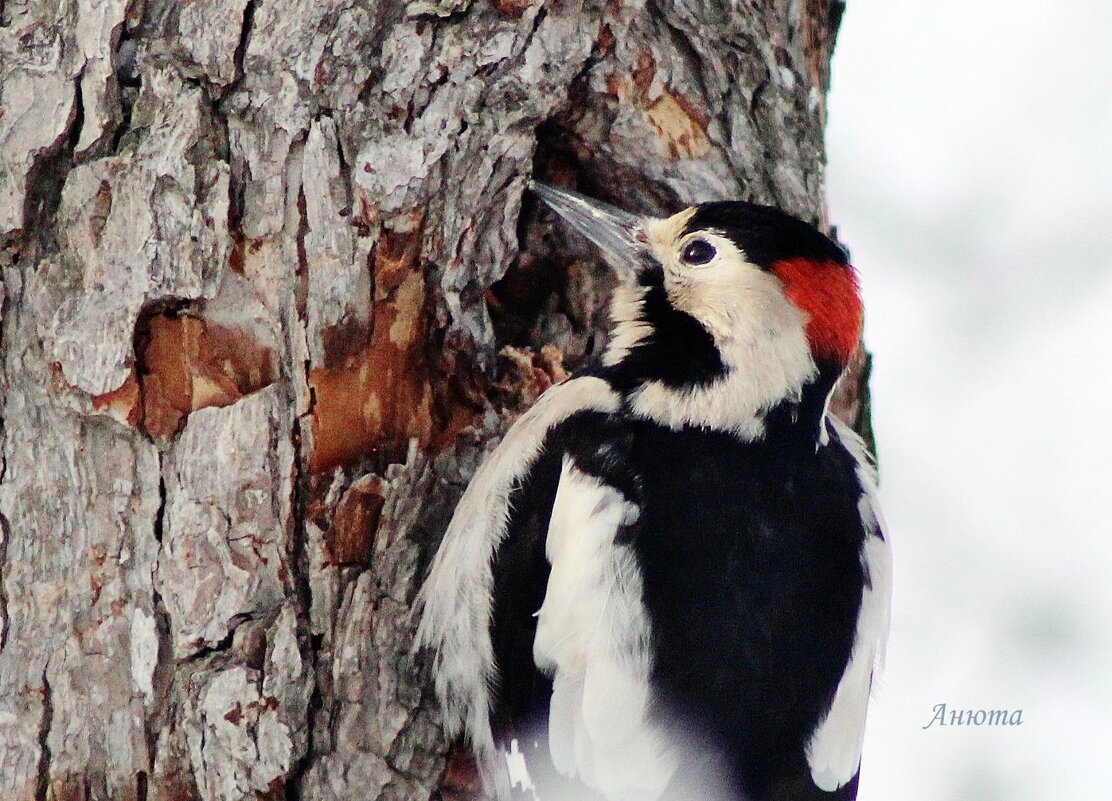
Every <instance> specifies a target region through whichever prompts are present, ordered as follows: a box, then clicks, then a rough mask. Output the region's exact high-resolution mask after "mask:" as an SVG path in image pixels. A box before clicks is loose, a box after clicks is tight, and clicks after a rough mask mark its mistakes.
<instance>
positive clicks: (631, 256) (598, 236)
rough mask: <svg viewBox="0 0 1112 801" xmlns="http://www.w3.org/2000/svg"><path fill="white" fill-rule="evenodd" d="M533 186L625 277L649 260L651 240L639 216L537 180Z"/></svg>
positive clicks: (555, 210)
mask: <svg viewBox="0 0 1112 801" xmlns="http://www.w3.org/2000/svg"><path fill="white" fill-rule="evenodd" d="M529 188H530V189H532V190H533V191H534V192H535V193H536V194H537V196H538V197H539V198H540V199H541V200H543V201H544V202H545V203H546V204H547V205H548V207H549V208H550V209H552V210H553V211H554V212H556V213H557V214H559V215H560V216H561V217H563V218H564V219H565V220H566V221H567V222H568V224H569V225H571V227H572V228H574V229H575V230H576V231H578V232H579V233H581V234H583V236H585V237H587V238H588V239H590V240H591V241H592V242H594V243H595V245H597V246H598V248H599V250H601V251H602V254H603V256H605V257H606V260H607V261H608V262H609V263H610V264H611V266H613V267H614V268H615V269H616V270H617V271H618V274H619V276H620V277H621V278H630V279H631V278H633V276H634V275H636V274H637V271H638V270H639V269H640V268H641V266H642V265H643V264H644V263H645V257H646V256H648V253H649V247H648V240H647V238H646V236H645V227H644V225H642V223H641V219H640V218H639V217H637V216H636V215H634V214H630V213H629V212H627V211H622V210H621V209H618V208H615V207H613V206H611V205H609V204H607V203H603V202H601V201H598V200H592V199H591V198H588V197H584V196H583V195H580V194H577V193H575V192H569V191H568V190H567V189H557V188H556V187H554V186H548V185H547V184H541V183H537V182H536V181H532V182H530V184H529Z"/></svg>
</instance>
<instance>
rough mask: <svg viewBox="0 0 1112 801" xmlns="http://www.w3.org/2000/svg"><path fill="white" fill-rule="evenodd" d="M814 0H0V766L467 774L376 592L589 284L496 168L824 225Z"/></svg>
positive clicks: (644, 201)
mask: <svg viewBox="0 0 1112 801" xmlns="http://www.w3.org/2000/svg"><path fill="white" fill-rule="evenodd" d="M840 7H841V4H840V3H837V2H833V3H832V2H831V0H790V1H789V0H768V1H767V2H762V3H756V2H741V1H740V0H735V2H732V3H725V2H719V1H716V0H703V2H699V0H683V2H679V3H677V4H674V5H673V4H670V3H661V2H655V0H654V1H653V2H648V3H647V4H646V3H639V2H636V1H635V0H632V1H629V2H627V1H626V0H608V1H607V2H601V0H600V2H597V3H580V2H574V0H440V2H435V1H432V0H430V2H410V3H392V2H387V1H386V0H383V2H379V3H373V2H371V3H357V2H352V0H324V1H322V0H282V2H278V1H277V0H226V1H225V2H216V0H192V2H189V3H176V2H170V0H147V2H143V0H130V2H128V1H127V0H55V2H50V0H40V2H20V0H0V100H2V106H0V268H2V271H3V284H2V285H0V298H2V299H3V305H2V307H0V309H2V318H0V319H2V322H0V324H2V345H0V347H2V351H0V357H2V370H3V379H2V380H3V385H2V386H3V405H2V413H0V426H2V436H3V450H2V459H3V461H2V463H0V524H2V529H0V568H2V572H0V796H2V797H3V798H5V799H12V801H25V800H27V801H30V800H31V799H37V800H38V801H43V800H44V799H55V800H56V801H70V799H114V800H116V801H131V800H134V801H142V800H143V799H152V800H155V799H157V800H158V801H171V799H173V800H174V801H180V800H181V799H241V798H288V799H293V798H303V799H321V801H323V800H324V799H356V798H358V799H378V798H381V799H425V798H429V797H436V796H437V794H438V793H439V794H440V795H441V796H442V797H444V798H450V797H461V796H463V795H466V794H467V793H468V791H469V790H471V789H473V787H472V785H473V781H472V777H471V776H469V775H468V772H467V770H466V763H465V760H462V759H459V760H451V761H449V760H448V758H447V755H448V750H449V748H448V744H447V743H445V742H444V740H443V736H442V734H441V732H440V728H439V719H438V713H437V711H436V709H435V705H434V704H433V702H432V699H431V694H430V692H429V690H428V676H427V675H426V670H425V668H424V666H423V665H422V662H421V659H420V658H419V657H414V656H412V655H411V653H410V648H411V643H412V639H413V632H414V628H415V622H416V621H414V620H413V619H412V617H411V614H410V604H411V602H412V600H413V597H414V594H415V592H416V590H417V588H418V586H419V584H420V581H421V578H422V577H423V574H424V571H425V569H426V567H427V564H428V560H429V557H430V555H431V552H432V551H433V550H434V549H435V547H436V544H437V542H438V540H439V538H440V535H441V532H442V531H443V529H444V526H445V524H446V521H447V520H448V518H449V516H450V514H451V510H452V507H453V504H454V502H455V501H456V500H457V498H458V497H459V495H460V493H461V491H462V488H463V486H464V485H465V483H466V481H467V480H468V477H469V476H470V475H471V473H472V472H473V470H474V469H475V467H476V464H477V462H478V461H479V459H480V458H481V457H482V456H483V454H484V453H485V452H487V450H488V449H489V448H490V447H491V446H492V445H493V443H494V442H495V441H496V440H497V437H498V436H499V434H500V433H501V432H502V431H504V430H505V426H506V425H507V423H508V422H509V421H510V420H511V419H512V418H513V417H514V416H515V415H516V414H517V413H518V412H520V411H521V410H522V409H523V408H525V407H526V406H528V404H529V403H531V402H532V400H533V399H535V398H536V396H537V395H538V394H539V393H540V392H542V391H543V390H544V389H545V388H546V387H547V386H549V385H550V384H551V383H552V382H553V381H555V380H558V379H559V378H560V377H562V376H563V375H565V374H566V373H565V371H566V370H574V369H576V368H578V367H580V366H582V365H584V364H586V363H588V362H589V361H590V360H591V358H592V356H593V355H594V353H595V352H596V350H597V349H598V347H599V345H600V337H601V336H602V331H603V330H604V329H605V301H606V297H607V295H608V292H609V289H610V287H611V285H612V283H613V280H614V278H613V275H612V274H611V273H610V272H609V271H608V270H607V269H606V268H605V267H604V266H602V265H600V264H599V263H598V261H597V259H596V257H595V256H594V254H593V253H591V252H590V251H589V250H588V249H587V248H586V247H585V245H584V244H583V243H582V242H580V241H578V240H576V239H575V238H574V237H573V236H571V235H567V236H566V237H565V234H564V232H563V231H562V229H560V228H559V227H556V226H553V225H552V224H551V223H552V220H551V218H550V217H548V216H547V215H546V214H545V213H544V212H543V211H541V210H539V209H538V206H537V204H536V202H535V201H534V200H533V198H532V197H531V196H529V195H528V193H527V191H526V188H525V187H526V181H527V179H528V178H529V177H530V176H537V177H539V178H541V179H544V180H547V181H551V182H555V183H561V184H564V185H570V186H577V187H578V188H579V189H581V190H582V191H584V192H586V193H588V194H592V195H594V196H597V197H600V198H602V199H604V200H608V201H610V202H612V203H615V204H617V205H621V206H623V207H625V208H629V209H631V210H635V211H642V212H662V211H668V210H675V209H676V208H677V207H678V206H679V205H680V204H683V203H687V202H691V201H699V200H708V199H714V198H724V197H744V198H752V199H757V200H761V201H765V202H772V203H776V204H778V205H781V206H783V207H784V208H786V209H788V210H790V211H792V212H795V213H797V214H800V215H802V216H803V217H805V218H808V219H811V220H813V221H819V222H820V223H823V216H824V215H823V195H822V174H823V147H822V129H823V118H824V103H825V89H826V83H827V77H828V64H829V58H830V50H831V47H832V44H833V38H834V31H835V29H836V26H837V18H838V15H839V11H840ZM859 378H860V377H855V379H854V381H851V382H846V387H847V392H846V395H845V397H844V398H843V399H842V401H841V403H842V407H841V408H842V409H843V410H844V411H845V412H846V413H847V414H849V415H853V414H855V413H856V410H857V409H858V408H859V407H862V406H863V405H864V404H860V403H858V401H857V397H858V393H857V389H858V388H859V387H863V379H860V380H859ZM446 765H448V766H449V767H448V768H447V769H446Z"/></svg>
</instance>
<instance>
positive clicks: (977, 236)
mask: <svg viewBox="0 0 1112 801" xmlns="http://www.w3.org/2000/svg"><path fill="white" fill-rule="evenodd" d="M1110 41H1112V2H1110V1H1109V0H1061V1H1060V2H1058V3H1052V4H1049V5H1048V4H1046V3H1036V2H1032V1H1031V0H981V1H980V2H963V1H962V0H943V1H942V2H935V3H922V2H916V3H913V2H910V1H909V0H850V2H849V3H848V7H847V9H846V13H845V17H844V19H843V23H842V29H841V33H840V34H839V37H838V46H837V49H836V52H835V58H834V73H833V90H832V93H831V98H830V116H829V134H828V143H829V173H828V187H829V198H830V209H831V217H832V220H833V221H834V222H835V223H836V224H837V225H838V228H839V235H840V237H841V239H842V240H843V241H844V242H845V243H846V244H847V245H848V246H849V247H850V249H851V251H852V253H853V257H854V262H855V263H856V264H857V266H858V268H859V270H860V272H861V275H862V281H863V284H864V289H865V303H866V315H867V319H866V341H867V343H868V345H869V347H870V348H871V349H872V351H873V352H874V355H875V372H874V378H873V384H872V386H873V393H874V424H875V426H876V431H877V438H878V441H879V451H880V468H881V484H882V487H881V495H882V501H883V503H884V508H885V512H886V515H887V518H888V525H889V529H890V530H891V532H892V540H893V547H894V549H895V555H896V560H897V565H896V579H895V580H896V586H895V610H894V622H893V630H892V639H891V645H890V650H889V661H888V669H887V672H886V674H885V677H884V681H883V685H882V687H881V688H880V692H879V696H878V698H877V700H876V701H875V702H874V706H873V708H872V710H871V713H870V715H871V716H870V721H869V730H868V738H867V742H866V748H865V762H864V765H863V769H862V785H861V796H860V797H861V799H862V801H994V800H995V799H1006V800H1007V801H1034V800H1036V799H1037V801H1051V800H1052V799H1070V801H1105V799H1108V798H1112V789H1110V788H1112V45H1110ZM939 703H945V704H947V707H948V709H949V710H962V709H1012V710H1014V709H1022V710H1023V725H1021V726H1016V727H1009V726H1001V727H988V726H981V727H973V726H964V727H953V726H946V727H940V726H938V725H937V724H935V725H934V726H932V727H931V728H930V729H927V730H925V731H924V730H923V729H922V727H923V726H924V725H926V724H927V723H928V722H929V721H930V719H931V716H932V714H933V708H934V706H935V704H939ZM947 722H949V721H947Z"/></svg>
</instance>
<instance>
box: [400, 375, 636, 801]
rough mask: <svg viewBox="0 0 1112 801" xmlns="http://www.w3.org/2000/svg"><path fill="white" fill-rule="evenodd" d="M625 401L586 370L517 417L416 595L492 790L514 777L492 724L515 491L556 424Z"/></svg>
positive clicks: (425, 638)
mask: <svg viewBox="0 0 1112 801" xmlns="http://www.w3.org/2000/svg"><path fill="white" fill-rule="evenodd" d="M619 403H620V398H619V396H618V394H617V393H616V392H614V390H613V389H612V388H611V387H610V385H609V384H608V383H606V382H605V381H604V380H602V379H601V378H595V377H592V376H586V377H582V378H574V379H572V380H570V381H565V382H564V383H562V384H558V385H556V386H554V387H552V388H551V389H549V390H548V391H547V392H545V393H544V395H542V396H541V397H540V399H539V400H537V402H536V403H535V404H533V406H532V407H531V408H530V409H529V411H527V412H526V413H525V414H523V415H522V416H521V417H520V418H518V420H517V421H516V422H515V423H514V424H513V425H512V426H511V427H510V430H509V431H508V432H506V436H505V437H504V438H503V440H502V442H501V443H500V444H499V446H498V447H497V448H496V449H495V450H494V452H493V453H492V454H490V456H488V457H487V458H486V460H485V461H484V462H483V464H482V465H481V466H480V467H479V469H478V471H477V472H476V473H475V476H474V478H473V479H472V480H471V483H470V484H469V485H468V487H467V490H466V491H465V492H464V494H463V498H462V499H461V500H460V502H459V505H458V506H457V507H456V511H455V514H454V515H453V517H452V522H451V523H450V524H449V526H448V531H447V532H446V533H445V535H444V541H443V543H442V544H441V546H440V550H439V551H438V552H437V554H436V557H435V559H434V560H433V564H432V569H431V571H430V573H429V578H428V581H426V582H425V585H424V586H423V587H422V588H421V593H420V595H419V597H418V599H417V607H416V608H418V609H421V608H423V610H424V611H423V614H422V618H421V625H420V627H419V628H418V630H417V642H416V645H415V647H427V648H431V649H433V651H434V652H435V660H434V669H435V674H436V692H437V696H438V697H439V699H440V703H441V707H442V709H443V714H444V725H445V728H446V730H447V734H448V736H449V737H455V736H457V735H458V734H459V733H460V732H461V730H466V732H467V734H468V736H469V738H470V740H471V745H472V748H473V750H474V751H475V756H476V758H477V760H478V763H479V768H480V771H481V772H482V775H483V780H484V782H485V783H486V786H487V788H488V790H491V791H494V792H497V793H498V794H500V795H501V796H503V797H504V796H505V795H507V794H508V792H509V779H508V777H507V771H506V764H505V761H504V760H499V759H498V754H497V751H496V749H495V746H494V737H493V734H492V732H491V729H490V691H489V686H490V683H491V681H492V679H493V673H494V648H493V645H492V643H491V640H490V615H491V607H490V599H491V587H492V585H493V576H492V572H491V566H492V561H493V559H494V554H495V551H496V550H497V548H498V545H499V543H501V541H502V538H503V537H504V536H505V534H506V525H507V520H508V519H509V514H510V508H509V499H510V494H511V493H512V491H513V489H514V487H515V486H516V484H517V483H518V482H519V481H520V480H521V479H522V478H524V476H525V475H526V474H527V473H528V472H529V469H530V468H531V467H532V465H533V463H534V462H535V461H536V459H537V457H538V456H539V455H540V451H541V448H542V446H543V444H544V438H545V435H546V434H547V433H548V431H549V430H550V429H551V428H552V427H553V426H554V425H556V424H557V423H559V422H561V421H563V420H565V419H567V418H568V417H570V416H571V415H573V414H575V413H577V412H580V411H602V412H612V411H615V410H616V409H617V408H618V405H619Z"/></svg>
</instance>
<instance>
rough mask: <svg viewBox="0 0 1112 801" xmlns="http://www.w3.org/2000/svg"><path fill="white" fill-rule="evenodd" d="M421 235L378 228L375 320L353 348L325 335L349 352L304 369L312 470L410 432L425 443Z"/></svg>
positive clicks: (350, 459)
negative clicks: (310, 408) (336, 359)
mask: <svg viewBox="0 0 1112 801" xmlns="http://www.w3.org/2000/svg"><path fill="white" fill-rule="evenodd" d="M420 239H421V238H420V229H419V228H418V229H417V230H415V231H408V232H405V233H397V232H393V231H389V230H386V231H383V234H382V239H381V240H380V241H379V244H378V248H377V250H376V251H375V254H374V276H375V298H374V314H373V319H374V325H373V328H372V330H371V332H370V334H369V341H368V342H367V344H366V346H365V347H364V348H362V349H361V350H359V351H358V352H355V353H351V350H352V347H351V341H352V337H345V336H343V335H342V332H339V331H336V330H332V331H330V332H328V333H327V334H326V335H324V336H323V337H322V338H323V340H324V341H325V342H326V343H344V344H343V348H342V350H344V351H347V352H348V353H347V354H346V355H345V356H344V357H343V358H342V359H341V360H340V362H339V363H338V364H336V365H335V366H325V367H319V368H317V369H314V370H312V371H311V372H310V373H309V387H310V389H311V390H312V392H313V411H312V418H313V429H312V430H313V455H312V458H311V460H310V467H311V469H312V470H313V472H316V473H320V472H325V471H328V470H332V469H333V468H335V467H338V466H340V465H346V464H352V463H354V462H357V461H359V460H361V459H362V458H364V457H366V456H368V455H370V454H372V453H374V452H376V451H378V450H379V449H381V448H383V447H388V446H394V445H398V444H400V443H404V442H406V441H407V440H410V439H416V440H417V444H418V446H419V447H421V448H426V447H428V445H429V443H430V442H431V440H432V437H433V432H434V431H436V430H437V429H438V427H437V426H436V424H435V421H434V419H433V417H434V414H433V392H432V386H431V381H430V371H429V365H428V359H427V357H426V354H425V345H426V336H427V334H428V324H427V314H426V310H425V306H426V287H425V278H424V275H423V274H422V272H421V270H420V266H419V265H418V256H419V252H420ZM329 356H331V354H329ZM329 361H331V358H330V359H329Z"/></svg>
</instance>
